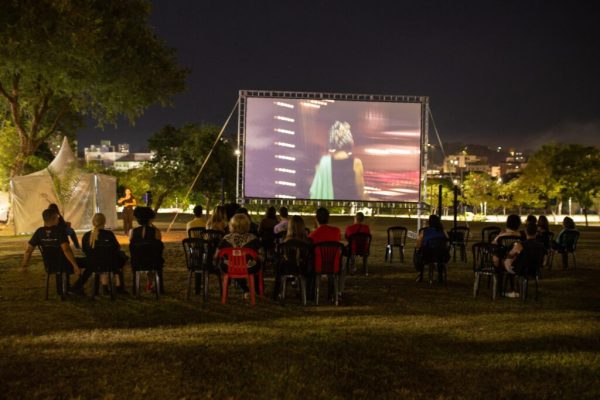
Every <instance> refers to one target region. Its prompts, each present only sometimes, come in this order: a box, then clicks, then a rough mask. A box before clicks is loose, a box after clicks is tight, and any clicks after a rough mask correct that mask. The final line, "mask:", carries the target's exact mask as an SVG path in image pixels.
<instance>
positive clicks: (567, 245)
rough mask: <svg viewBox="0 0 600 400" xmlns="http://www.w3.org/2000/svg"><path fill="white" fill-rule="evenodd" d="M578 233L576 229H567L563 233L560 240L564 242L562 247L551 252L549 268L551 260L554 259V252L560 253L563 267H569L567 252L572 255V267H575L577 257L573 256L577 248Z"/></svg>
mask: <svg viewBox="0 0 600 400" xmlns="http://www.w3.org/2000/svg"><path fill="white" fill-rule="evenodd" d="M579 236H580V233H579V231H577V230H569V231H566V232H564V233H563V238H564V239H562V242H563V243H564V245H563V247H562V248H557V249H555V250H554V251H553V252H552V256H551V258H550V263H549V268H550V269H552V262H553V261H554V252H557V253H559V254H561V255H562V261H563V269H567V268H568V267H569V254H571V256H572V257H573V268H577V259H576V258H575V251H576V250H577V242H579Z"/></svg>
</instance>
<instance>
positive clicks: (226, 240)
mask: <svg viewBox="0 0 600 400" xmlns="http://www.w3.org/2000/svg"><path fill="white" fill-rule="evenodd" d="M249 231H250V219H249V218H248V216H247V215H245V214H243V213H240V214H235V215H234V216H233V217H232V218H231V221H229V233H228V234H227V235H225V236H223V239H222V240H221V243H219V250H220V249H225V248H240V247H247V248H250V249H252V250H254V251H256V252H258V250H259V248H260V241H259V240H258V237H257V236H256V235H255V234H253V233H250V232H249ZM216 260H217V254H215V262H217V261H216ZM221 270H222V271H223V272H224V273H227V264H224V263H222V264H221ZM259 271H260V263H253V265H249V268H248V272H249V273H251V274H256V275H255V282H256V284H255V285H254V287H255V288H260V286H259V285H261V284H262V283H261V282H260V281H259V279H260V277H259V276H258V273H257V272H259ZM238 285H239V286H240V288H241V289H242V290H243V292H244V298H248V297H249V291H250V289H249V288H248V284H247V283H246V282H245V281H243V280H240V281H238Z"/></svg>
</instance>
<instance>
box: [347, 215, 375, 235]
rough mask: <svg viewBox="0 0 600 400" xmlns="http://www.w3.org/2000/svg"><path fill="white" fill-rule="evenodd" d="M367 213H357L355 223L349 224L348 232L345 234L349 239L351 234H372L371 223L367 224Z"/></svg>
mask: <svg viewBox="0 0 600 400" xmlns="http://www.w3.org/2000/svg"><path fill="white" fill-rule="evenodd" d="M364 222H365V214H363V213H361V212H360V211H359V212H357V213H356V215H355V216H354V224H352V225H348V226H347V227H346V232H345V234H344V236H345V237H346V239H348V238H349V237H350V236H352V235H354V234H355V233H368V234H371V229H369V225H367V224H365V223H364Z"/></svg>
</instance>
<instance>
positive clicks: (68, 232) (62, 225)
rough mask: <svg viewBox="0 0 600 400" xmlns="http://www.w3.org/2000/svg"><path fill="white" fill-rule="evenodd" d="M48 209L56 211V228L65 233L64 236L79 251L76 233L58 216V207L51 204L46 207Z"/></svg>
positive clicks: (68, 223)
mask: <svg viewBox="0 0 600 400" xmlns="http://www.w3.org/2000/svg"><path fill="white" fill-rule="evenodd" d="M48 209H50V210H54V211H56V213H57V214H58V227H59V228H60V229H63V230H64V231H65V234H66V235H67V236H68V237H70V238H71V241H72V242H73V245H74V246H75V248H76V249H79V248H80V246H79V240H78V239H77V233H75V230H74V229H73V228H71V223H70V222H66V221H65V219H64V218H63V216H62V215H61V214H60V210H59V209H58V205H56V204H54V203H52V204H50V205H49V206H48Z"/></svg>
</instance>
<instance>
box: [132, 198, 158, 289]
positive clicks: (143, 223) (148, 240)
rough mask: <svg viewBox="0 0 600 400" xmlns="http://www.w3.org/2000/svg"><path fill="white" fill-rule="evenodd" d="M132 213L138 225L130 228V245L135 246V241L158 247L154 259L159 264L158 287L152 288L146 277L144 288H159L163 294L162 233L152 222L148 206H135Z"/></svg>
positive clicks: (151, 212) (153, 215)
mask: <svg viewBox="0 0 600 400" xmlns="http://www.w3.org/2000/svg"><path fill="white" fill-rule="evenodd" d="M133 215H134V217H135V219H136V221H137V223H138V224H139V225H140V226H138V227H137V228H133V229H132V230H131V234H130V236H129V243H130V247H131V246H132V245H134V246H135V244H137V243H145V244H151V245H154V246H156V247H157V248H158V252H159V254H160V255H159V260H156V261H157V264H158V265H159V268H158V270H157V274H158V277H159V282H160V287H159V288H154V287H153V283H152V280H151V279H150V277H148V284H147V285H146V290H147V291H152V290H160V293H161V294H164V293H165V287H164V279H163V265H164V263H165V260H164V258H163V256H162V252H163V250H164V244H163V242H162V235H161V233H160V230H159V229H158V228H157V227H155V226H154V224H153V221H154V217H155V214H154V211H153V210H152V209H151V208H150V207H136V209H135V210H134V212H133Z"/></svg>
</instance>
